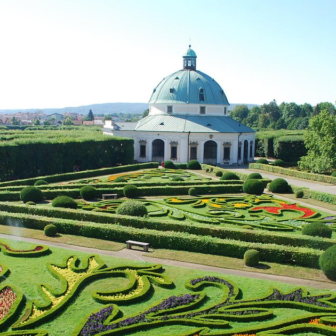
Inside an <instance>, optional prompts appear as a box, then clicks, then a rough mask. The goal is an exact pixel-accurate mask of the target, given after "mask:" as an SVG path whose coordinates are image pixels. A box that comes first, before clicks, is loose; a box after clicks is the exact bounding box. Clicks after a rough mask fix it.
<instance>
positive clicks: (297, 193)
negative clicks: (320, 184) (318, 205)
mask: <svg viewBox="0 0 336 336" xmlns="http://www.w3.org/2000/svg"><path fill="white" fill-rule="evenodd" d="M303 196H304V192H303V190H300V189H299V190H296V192H295V197H296V198H302V197H303Z"/></svg>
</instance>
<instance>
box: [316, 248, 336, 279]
mask: <svg viewBox="0 0 336 336" xmlns="http://www.w3.org/2000/svg"><path fill="white" fill-rule="evenodd" d="M319 263H320V267H321V270H322V271H323V273H324V274H325V275H326V277H327V278H328V279H330V280H333V281H336V245H333V246H331V247H329V248H328V249H327V250H326V251H325V252H324V253H323V254H322V255H321V257H320V260H319Z"/></svg>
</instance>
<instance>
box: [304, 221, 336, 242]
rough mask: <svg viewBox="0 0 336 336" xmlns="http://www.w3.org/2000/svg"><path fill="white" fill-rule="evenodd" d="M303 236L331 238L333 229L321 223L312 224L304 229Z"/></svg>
mask: <svg viewBox="0 0 336 336" xmlns="http://www.w3.org/2000/svg"><path fill="white" fill-rule="evenodd" d="M302 234H304V235H307V236H313V237H323V238H331V236H332V230H331V228H330V227H329V226H328V225H326V224H324V223H320V222H313V223H310V224H308V225H306V226H304V227H303V228H302Z"/></svg>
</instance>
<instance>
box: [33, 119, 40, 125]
mask: <svg viewBox="0 0 336 336" xmlns="http://www.w3.org/2000/svg"><path fill="white" fill-rule="evenodd" d="M34 125H35V126H39V125H41V122H40V120H38V119H37V118H35V120H34Z"/></svg>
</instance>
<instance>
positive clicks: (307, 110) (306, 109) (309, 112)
mask: <svg viewBox="0 0 336 336" xmlns="http://www.w3.org/2000/svg"><path fill="white" fill-rule="evenodd" d="M300 108H301V115H300V117H312V116H313V107H312V106H311V105H310V104H307V103H305V104H303V105H300Z"/></svg>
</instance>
